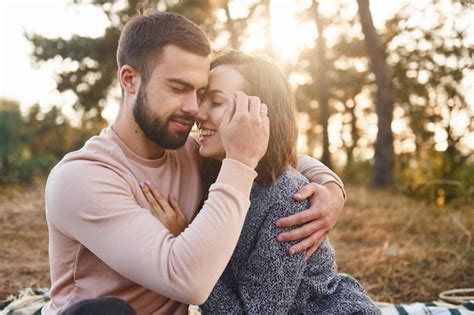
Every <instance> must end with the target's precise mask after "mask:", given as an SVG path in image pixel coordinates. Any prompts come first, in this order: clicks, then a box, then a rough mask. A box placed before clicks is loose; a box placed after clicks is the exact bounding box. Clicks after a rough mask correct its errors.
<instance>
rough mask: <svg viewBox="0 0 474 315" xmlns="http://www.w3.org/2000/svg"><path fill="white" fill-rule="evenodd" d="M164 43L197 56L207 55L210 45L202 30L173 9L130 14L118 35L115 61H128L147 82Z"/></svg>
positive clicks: (123, 63)
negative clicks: (152, 12)
mask: <svg viewBox="0 0 474 315" xmlns="http://www.w3.org/2000/svg"><path fill="white" fill-rule="evenodd" d="M166 45H176V46H178V47H180V48H182V49H184V50H186V51H188V52H191V53H194V54H196V55H199V56H209V55H210V53H211V45H210V43H209V39H208V37H207V36H206V34H205V33H204V31H203V30H202V29H201V28H200V27H199V26H198V25H196V24H195V23H194V22H192V21H190V20H188V19H187V18H185V17H184V16H182V15H179V14H176V13H168V12H160V13H154V14H150V15H137V16H134V17H132V18H131V19H130V20H129V21H128V22H127V24H126V25H125V27H124V29H123V30H122V33H121V35H120V40H119V43H118V49H117V65H118V68H119V69H120V68H121V67H122V66H124V65H130V66H132V67H133V68H135V70H137V71H138V72H139V73H140V75H141V76H142V80H143V82H144V83H146V82H147V81H148V79H149V77H150V74H151V72H152V71H153V69H154V67H155V65H156V64H157V62H158V61H159V58H160V56H161V53H162V50H163V48H164V47H165V46H166Z"/></svg>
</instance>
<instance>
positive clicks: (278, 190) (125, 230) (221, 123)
mask: <svg viewBox="0 0 474 315" xmlns="http://www.w3.org/2000/svg"><path fill="white" fill-rule="evenodd" d="M117 63H118V68H119V71H118V79H119V82H120V85H121V88H122V104H121V108H120V112H119V114H118V117H117V119H116V120H115V122H114V123H113V124H112V125H111V126H109V127H107V128H105V129H104V130H103V131H102V132H101V134H100V135H98V136H95V137H92V138H91V139H89V140H88V141H87V142H86V143H85V145H84V147H83V148H81V149H80V150H78V151H75V152H71V153H69V154H67V155H66V156H65V157H64V158H63V159H62V160H61V161H60V162H59V163H58V165H56V166H55V168H54V169H53V170H52V171H51V174H50V176H49V177H48V182H47V185H46V217H47V222H48V229H49V256H50V267H51V281H52V288H51V301H50V302H49V304H48V305H46V306H45V308H44V309H43V311H42V313H43V314H59V313H61V314H186V313H187V309H188V304H195V305H200V306H201V310H202V312H203V313H204V314H206V313H209V314H221V313H231V314H233V313H237V314H241V313H249V314H267V313H272V314H273V313H277V314H280V313H291V314H293V313H298V314H299V313H303V314H378V313H379V311H378V309H377V307H376V306H375V305H374V304H373V302H372V301H371V299H370V298H369V297H368V295H367V293H366V292H365V291H364V289H363V288H362V287H361V286H360V284H359V283H358V282H357V281H356V280H355V279H353V278H352V277H350V276H347V275H343V274H338V273H337V269H336V264H335V257H334V250H333V249H332V247H331V245H330V243H329V241H328V239H327V233H328V232H329V231H330V229H331V228H332V227H333V226H334V225H335V223H336V221H337V218H338V216H339V214H340V212H341V211H342V207H343V204H344V199H345V192H344V188H343V184H342V182H341V181H340V179H339V178H338V177H337V176H336V175H335V174H334V173H333V172H332V171H331V170H329V169H328V168H327V167H326V166H324V165H322V164H321V163H320V162H318V161H317V160H314V159H312V158H310V157H308V156H298V155H297V153H296V140H297V123H296V117H295V104H294V97H293V94H292V91H291V87H290V85H289V84H288V81H287V79H286V78H285V76H284V75H283V74H282V72H281V71H280V69H279V68H278V67H277V65H276V64H275V63H274V62H273V61H271V60H270V59H268V58H266V57H256V56H249V55H246V54H243V53H240V52H236V51H230V52H227V53H224V54H222V55H220V56H217V57H214V58H213V59H212V60H211V48H210V43H209V40H208V38H207V37H206V35H205V34H204V32H203V31H202V30H201V29H200V28H199V27H198V26H197V25H195V24H194V23H192V22H191V21H189V20H187V19H186V18H185V17H183V16H181V15H178V14H172V13H156V14H151V15H146V16H144V15H141V16H136V17H133V18H131V19H130V21H129V22H128V23H127V24H126V25H125V27H124V29H123V30H122V34H121V37H120V41H119V45H118V49H117ZM194 123H197V127H198V130H199V134H198V136H194V135H190V131H191V128H192V126H193V125H194Z"/></svg>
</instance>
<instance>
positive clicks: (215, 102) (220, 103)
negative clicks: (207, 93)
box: [211, 101, 224, 107]
mask: <svg viewBox="0 0 474 315" xmlns="http://www.w3.org/2000/svg"><path fill="white" fill-rule="evenodd" d="M222 104H224V103H223V102H221V101H212V102H211V106H212V107H219V106H221V105H222Z"/></svg>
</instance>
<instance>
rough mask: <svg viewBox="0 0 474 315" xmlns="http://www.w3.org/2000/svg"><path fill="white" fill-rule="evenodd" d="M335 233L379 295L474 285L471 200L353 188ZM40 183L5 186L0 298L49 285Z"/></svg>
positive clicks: (414, 295)
mask: <svg viewBox="0 0 474 315" xmlns="http://www.w3.org/2000/svg"><path fill="white" fill-rule="evenodd" d="M348 193H349V201H348V203H347V206H346V209H345V210H344V213H343V215H342V217H341V219H340V221H339V223H338V225H337V227H336V229H335V231H333V233H332V234H331V239H332V242H333V245H334V246H335V247H336V251H337V261H338V265H339V270H340V271H341V272H345V273H348V274H351V275H353V276H355V277H356V278H357V279H359V280H360V281H361V282H362V283H363V284H364V286H365V288H366V289H367V291H369V293H370V295H371V296H372V297H373V298H374V299H375V300H378V301H386V302H415V301H432V300H436V299H437V296H438V294H439V293H440V292H441V291H444V290H448V289H452V288H459V287H474V280H473V278H472V276H473V275H474V250H473V247H472V234H473V228H474V227H473V225H474V211H473V209H472V206H467V205H464V206H456V207H455V206H448V207H444V208H438V207H436V206H431V205H427V204H426V203H424V202H420V201H416V200H413V199H408V198H405V197H403V196H401V195H399V194H396V193H391V192H382V191H371V190H368V189H366V188H361V187H349V188H348ZM43 198H44V197H43V187H42V185H41V184H39V185H37V186H36V188H28V189H25V190H14V191H13V190H8V191H1V192H0V236H1V238H0V248H1V249H2V250H1V252H0V300H3V299H5V298H6V297H7V296H8V295H9V294H12V293H16V292H17V291H18V290H19V289H20V288H23V287H34V288H38V287H47V286H49V284H50V283H49V274H48V256H47V255H48V253H47V243H48V242H47V228H46V222H45V218H44V201H43Z"/></svg>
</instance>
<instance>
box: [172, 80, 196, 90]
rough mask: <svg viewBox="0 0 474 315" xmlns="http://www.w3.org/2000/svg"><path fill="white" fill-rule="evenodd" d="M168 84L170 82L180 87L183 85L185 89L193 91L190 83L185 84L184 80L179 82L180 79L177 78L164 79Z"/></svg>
mask: <svg viewBox="0 0 474 315" xmlns="http://www.w3.org/2000/svg"><path fill="white" fill-rule="evenodd" d="M166 80H167V81H168V82H172V83H178V84H181V85H184V86H185V87H186V88H188V89H191V90H192V89H194V85H192V84H191V83H189V82H186V81H184V80H181V79H177V78H170V79H166Z"/></svg>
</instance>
